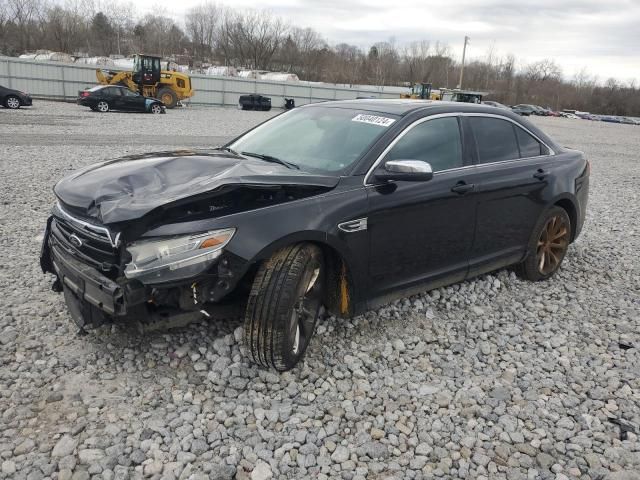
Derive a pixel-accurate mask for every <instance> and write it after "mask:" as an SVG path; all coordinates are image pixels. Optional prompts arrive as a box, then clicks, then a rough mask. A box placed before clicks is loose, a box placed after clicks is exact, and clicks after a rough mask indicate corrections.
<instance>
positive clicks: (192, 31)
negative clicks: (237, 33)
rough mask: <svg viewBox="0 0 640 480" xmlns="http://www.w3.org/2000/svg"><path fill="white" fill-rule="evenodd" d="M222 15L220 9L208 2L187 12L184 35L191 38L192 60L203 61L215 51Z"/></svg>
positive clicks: (221, 9)
mask: <svg viewBox="0 0 640 480" xmlns="http://www.w3.org/2000/svg"><path fill="white" fill-rule="evenodd" d="M223 14H224V12H223V8H222V7H219V6H218V5H217V4H215V3H210V2H207V3H204V4H202V5H198V6H196V7H193V8H191V9H190V10H189V11H188V12H187V15H186V18H185V25H186V33H187V34H188V35H189V37H191V43H192V47H191V54H192V55H193V57H194V58H198V59H200V60H204V59H205V58H208V57H210V56H211V53H212V52H213V51H214V50H215V47H216V38H217V36H218V28H219V26H220V22H221V20H222V16H223Z"/></svg>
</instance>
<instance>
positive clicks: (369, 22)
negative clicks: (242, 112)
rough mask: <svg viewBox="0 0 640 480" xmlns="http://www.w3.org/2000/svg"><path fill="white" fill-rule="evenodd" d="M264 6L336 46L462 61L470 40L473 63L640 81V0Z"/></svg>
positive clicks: (266, 1)
mask: <svg viewBox="0 0 640 480" xmlns="http://www.w3.org/2000/svg"><path fill="white" fill-rule="evenodd" d="M203 1H204V0H182V1H181V2H180V3H179V7H176V4H175V2H170V1H168V0H153V1H152V0H139V2H137V3H136V5H137V6H139V7H140V8H141V9H144V10H146V11H152V10H153V9H156V8H157V6H158V5H161V6H162V7H164V9H165V10H166V12H167V13H169V14H171V15H173V16H174V17H175V18H176V19H181V18H182V17H183V15H184V13H185V12H186V11H187V10H188V8H189V7H192V6H194V5H197V4H199V3H202V2H203ZM223 3H224V4H225V5H228V6H230V7H235V8H255V7H256V2H255V0H227V1H223ZM259 7H260V8H263V9H268V10H270V11H272V12H273V13H275V14H278V15H281V16H283V17H285V18H287V19H288V20H290V21H291V22H292V24H294V25H297V26H301V27H312V28H314V29H315V30H317V31H318V32H320V33H321V34H322V35H323V36H324V37H325V38H326V39H327V40H328V41H329V42H330V43H333V44H335V43H340V42H347V43H353V44H356V45H358V46H360V47H364V48H366V47H368V46H369V45H371V44H372V43H374V42H376V41H384V40H389V39H390V38H394V39H395V41H396V43H398V44H403V43H407V42H410V41H413V40H422V39H425V40H430V41H432V42H435V41H441V42H444V43H447V44H449V45H450V47H451V49H452V52H453V53H454V54H456V55H457V56H460V54H461V49H462V42H463V38H464V36H465V35H469V36H470V37H471V45H470V47H469V49H468V54H469V56H470V58H472V59H473V58H482V57H483V56H484V55H486V52H487V51H488V50H489V48H491V47H492V46H493V48H494V50H495V52H497V53H498V54H507V53H513V54H514V55H515V56H516V58H518V60H519V61H520V62H523V63H526V62H530V61H535V60H538V59H541V58H546V57H552V58H554V59H556V60H557V61H558V63H560V65H562V67H563V71H564V73H565V76H567V77H570V76H572V75H573V74H574V73H576V72H578V71H580V70H581V69H582V68H584V67H587V68H588V70H589V71H590V72H591V73H592V74H593V75H598V76H599V77H600V78H601V79H604V78H608V77H610V76H614V77H617V78H619V79H621V80H627V79H630V78H636V79H639V80H640V48H639V47H638V45H640V28H639V27H638V25H640V2H638V1H637V0H606V1H605V0H564V1H558V0H485V1H477V0H447V1H445V2H426V1H424V0H402V1H400V2H391V1H389V0H324V1H322V0H262V1H261V2H260V4H259Z"/></svg>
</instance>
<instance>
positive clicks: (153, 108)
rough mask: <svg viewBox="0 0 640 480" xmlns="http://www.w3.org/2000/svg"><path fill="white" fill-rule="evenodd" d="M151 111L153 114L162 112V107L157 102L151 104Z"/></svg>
mask: <svg viewBox="0 0 640 480" xmlns="http://www.w3.org/2000/svg"><path fill="white" fill-rule="evenodd" d="M151 113H153V114H158V113H162V107H161V106H160V105H159V104H157V103H154V104H153V105H151Z"/></svg>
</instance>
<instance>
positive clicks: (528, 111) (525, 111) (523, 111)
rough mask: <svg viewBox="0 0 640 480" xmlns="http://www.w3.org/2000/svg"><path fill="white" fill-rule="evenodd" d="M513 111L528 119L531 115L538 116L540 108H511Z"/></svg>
mask: <svg viewBox="0 0 640 480" xmlns="http://www.w3.org/2000/svg"><path fill="white" fill-rule="evenodd" d="M511 110H512V111H513V112H515V113H517V114H518V115H522V116H523V117H528V116H529V115H538V108H537V107H535V106H534V105H527V104H521V105H515V106H513V107H511Z"/></svg>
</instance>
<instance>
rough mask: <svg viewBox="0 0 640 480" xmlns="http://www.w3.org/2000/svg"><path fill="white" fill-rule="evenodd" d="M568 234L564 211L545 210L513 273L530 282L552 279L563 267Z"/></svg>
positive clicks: (559, 208)
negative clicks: (525, 254)
mask: <svg viewBox="0 0 640 480" xmlns="http://www.w3.org/2000/svg"><path fill="white" fill-rule="evenodd" d="M554 222H555V223H554ZM571 234H572V232H571V219H570V218H569V214H567V211H566V210H565V209H564V208H561V207H557V206H554V207H551V208H550V209H548V210H547V211H546V212H545V213H544V214H543V215H542V216H541V217H540V218H539V219H538V222H537V223H536V226H535V227H534V229H533V233H532V234H531V238H530V239H529V244H528V245H527V256H526V257H525V259H524V261H523V262H522V263H520V264H518V265H517V266H516V273H517V274H518V275H519V276H520V277H522V278H525V279H527V280H531V281H538V280H546V279H547V278H549V277H551V276H552V275H553V274H554V273H556V272H557V271H558V269H559V268H560V265H561V264H562V260H563V259H564V257H565V255H566V253H567V249H568V248H569V243H570V242H571Z"/></svg>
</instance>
